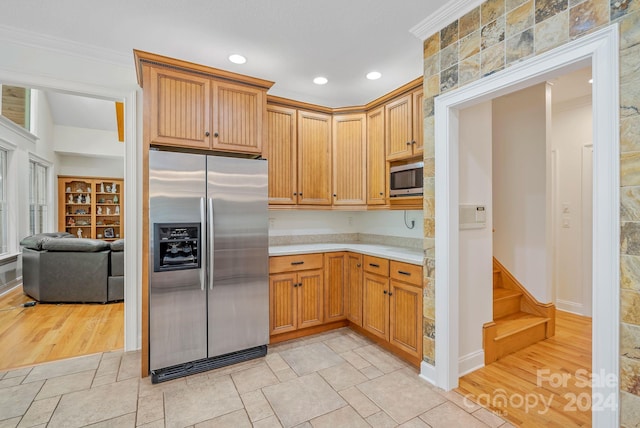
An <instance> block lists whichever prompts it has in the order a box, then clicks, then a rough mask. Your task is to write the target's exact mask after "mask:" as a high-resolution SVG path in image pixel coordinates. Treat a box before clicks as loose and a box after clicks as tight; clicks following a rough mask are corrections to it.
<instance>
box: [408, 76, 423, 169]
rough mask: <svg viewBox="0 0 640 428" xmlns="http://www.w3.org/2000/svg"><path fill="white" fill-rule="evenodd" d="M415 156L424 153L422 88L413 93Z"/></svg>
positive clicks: (413, 141)
mask: <svg viewBox="0 0 640 428" xmlns="http://www.w3.org/2000/svg"><path fill="white" fill-rule="evenodd" d="M412 95H413V140H411V141H412V143H413V144H412V145H413V155H414V156H415V155H421V154H422V152H423V151H424V92H423V91H422V88H420V89H418V90H416V91H414V92H413V94H412Z"/></svg>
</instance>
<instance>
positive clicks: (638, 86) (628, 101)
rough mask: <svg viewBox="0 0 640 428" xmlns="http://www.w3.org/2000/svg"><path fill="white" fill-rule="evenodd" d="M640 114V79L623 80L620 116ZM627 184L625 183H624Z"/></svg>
mask: <svg viewBox="0 0 640 428" xmlns="http://www.w3.org/2000/svg"><path fill="white" fill-rule="evenodd" d="M638 114H640V81H638V80H636V81H632V82H625V83H624V84H623V83H622V82H621V84H620V117H621V118H624V117H631V116H636V115H638ZM622 185H623V186H625V184H622Z"/></svg>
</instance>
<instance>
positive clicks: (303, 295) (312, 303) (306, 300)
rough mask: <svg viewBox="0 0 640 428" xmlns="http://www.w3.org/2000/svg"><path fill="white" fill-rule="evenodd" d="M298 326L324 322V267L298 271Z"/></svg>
mask: <svg viewBox="0 0 640 428" xmlns="http://www.w3.org/2000/svg"><path fill="white" fill-rule="evenodd" d="M297 290H298V328H304V327H311V326H314V325H319V324H322V322H323V318H324V317H323V315H324V311H323V298H322V297H323V294H324V275H323V272H322V269H315V270H308V271H302V272H299V273H298V287H297Z"/></svg>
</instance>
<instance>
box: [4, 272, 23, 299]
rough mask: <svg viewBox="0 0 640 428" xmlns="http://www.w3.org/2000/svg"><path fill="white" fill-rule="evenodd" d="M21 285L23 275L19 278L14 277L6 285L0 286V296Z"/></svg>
mask: <svg viewBox="0 0 640 428" xmlns="http://www.w3.org/2000/svg"><path fill="white" fill-rule="evenodd" d="M19 285H22V277H21V276H19V277H18V278H16V279H14V280H12V281H9V282H8V283H6V284H5V285H4V286H2V287H0V296H3V295H5V294H7V293H8V292H10V291H11V290H13V289H14V288H16V287H17V286H19Z"/></svg>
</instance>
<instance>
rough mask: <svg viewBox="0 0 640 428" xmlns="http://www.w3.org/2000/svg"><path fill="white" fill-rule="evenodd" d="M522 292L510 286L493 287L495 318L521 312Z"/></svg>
mask: <svg viewBox="0 0 640 428" xmlns="http://www.w3.org/2000/svg"><path fill="white" fill-rule="evenodd" d="M521 298H522V292H520V291H519V290H511V289H508V288H494V289H493V319H494V320H495V319H500V318H504V317H506V316H507V315H511V314H515V313H518V312H520V302H521V300H522V299H521Z"/></svg>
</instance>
